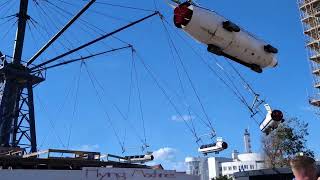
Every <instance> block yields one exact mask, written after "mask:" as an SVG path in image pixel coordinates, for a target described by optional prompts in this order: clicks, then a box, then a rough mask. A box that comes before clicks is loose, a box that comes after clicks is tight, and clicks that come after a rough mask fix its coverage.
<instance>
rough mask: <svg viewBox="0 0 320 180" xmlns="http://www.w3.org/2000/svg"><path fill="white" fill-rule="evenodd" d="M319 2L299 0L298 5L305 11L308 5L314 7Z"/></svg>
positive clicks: (316, 0) (319, 1)
mask: <svg viewBox="0 0 320 180" xmlns="http://www.w3.org/2000/svg"><path fill="white" fill-rule="evenodd" d="M319 3H320V0H304V1H300V3H299V5H300V9H301V10H302V11H306V10H307V7H308V6H312V7H315V6H316V5H317V4H319Z"/></svg>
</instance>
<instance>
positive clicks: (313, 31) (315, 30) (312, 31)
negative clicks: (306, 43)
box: [304, 24, 320, 40]
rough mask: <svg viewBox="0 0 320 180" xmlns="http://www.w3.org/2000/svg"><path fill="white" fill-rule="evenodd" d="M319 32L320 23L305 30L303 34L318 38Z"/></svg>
mask: <svg viewBox="0 0 320 180" xmlns="http://www.w3.org/2000/svg"><path fill="white" fill-rule="evenodd" d="M319 32H320V24H318V25H316V26H315V27H311V28H309V29H307V30H305V31H304V34H306V35H308V36H309V37H312V38H313V39H316V40H317V39H318V38H319Z"/></svg>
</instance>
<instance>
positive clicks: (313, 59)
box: [310, 54, 320, 63]
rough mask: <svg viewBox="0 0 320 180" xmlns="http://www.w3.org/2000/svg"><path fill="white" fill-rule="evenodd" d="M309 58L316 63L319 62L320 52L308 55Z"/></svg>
mask: <svg viewBox="0 0 320 180" xmlns="http://www.w3.org/2000/svg"><path fill="white" fill-rule="evenodd" d="M310 60H311V61H314V62H316V63H320V54H317V55H314V56H312V57H310Z"/></svg>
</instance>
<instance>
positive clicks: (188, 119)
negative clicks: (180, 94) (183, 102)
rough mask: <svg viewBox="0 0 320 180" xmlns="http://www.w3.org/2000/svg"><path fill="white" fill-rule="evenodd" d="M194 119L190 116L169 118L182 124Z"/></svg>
mask: <svg viewBox="0 0 320 180" xmlns="http://www.w3.org/2000/svg"><path fill="white" fill-rule="evenodd" d="M194 118H195V117H194V116H190V115H182V116H180V115H173V116H171V120H172V121H177V122H183V121H191V120H193V119H194Z"/></svg>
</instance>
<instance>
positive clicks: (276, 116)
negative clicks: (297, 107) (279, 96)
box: [260, 104, 284, 135]
mask: <svg viewBox="0 0 320 180" xmlns="http://www.w3.org/2000/svg"><path fill="white" fill-rule="evenodd" d="M264 106H265V108H266V110H267V115H266V118H265V119H264V121H263V122H262V123H261V124H260V130H261V131H262V132H263V133H265V134H266V135H269V134H270V132H272V131H273V130H274V129H277V128H278V126H279V124H281V123H282V122H284V119H283V113H282V112H281V111H279V110H272V109H271V107H270V106H269V105H268V104H265V105H264Z"/></svg>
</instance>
